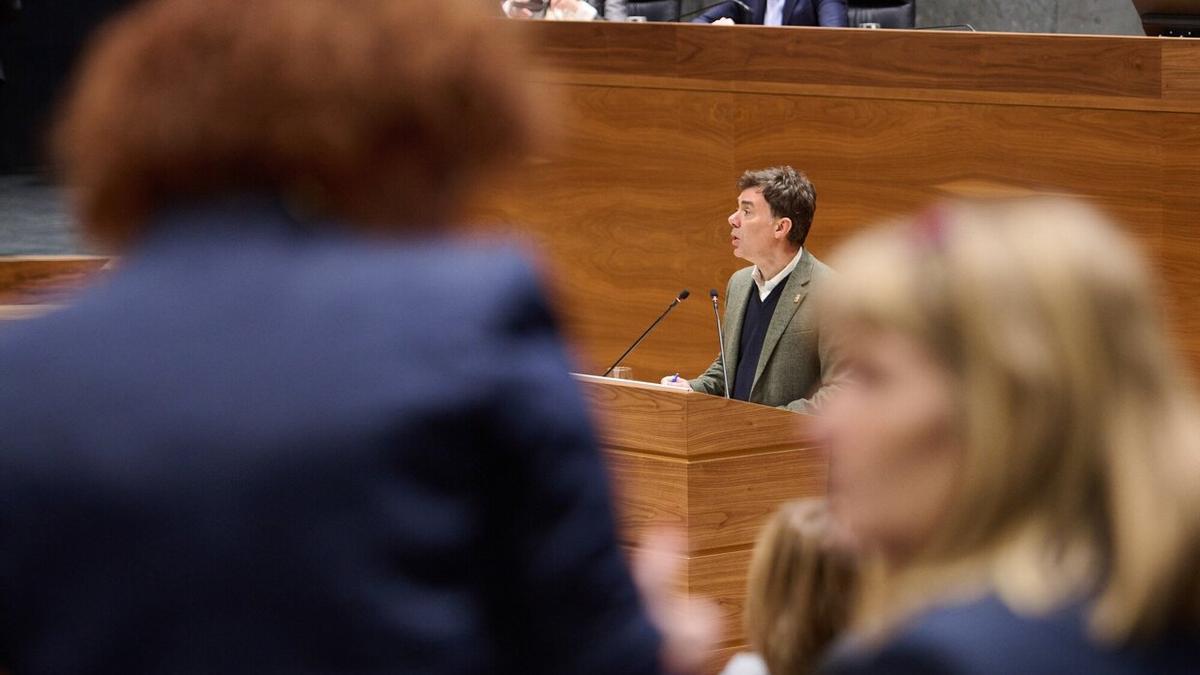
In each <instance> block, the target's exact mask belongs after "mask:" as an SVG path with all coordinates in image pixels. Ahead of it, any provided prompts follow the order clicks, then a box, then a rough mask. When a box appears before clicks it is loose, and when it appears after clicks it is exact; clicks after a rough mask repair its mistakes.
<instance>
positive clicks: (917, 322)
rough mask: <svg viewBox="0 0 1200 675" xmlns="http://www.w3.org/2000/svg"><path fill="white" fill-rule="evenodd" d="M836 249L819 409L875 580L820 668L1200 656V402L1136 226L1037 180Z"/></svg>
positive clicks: (1130, 661) (1066, 663)
mask: <svg viewBox="0 0 1200 675" xmlns="http://www.w3.org/2000/svg"><path fill="white" fill-rule="evenodd" d="M835 264H836V265H837V269H838V277H837V279H836V282H835V288H834V289H833V291H832V292H831V293H830V294H829V295H828V296H827V298H828V299H829V300H830V302H829V303H828V305H827V308H828V309H829V316H828V318H829V319H830V321H831V322H832V323H833V324H834V325H835V326H838V327H839V329H840V331H841V332H840V334H842V335H844V336H845V340H844V342H843V343H842V347H843V348H844V352H843V355H844V357H845V360H846V363H847V364H848V370H850V373H851V374H850V378H849V382H850V384H848V385H847V386H846V387H844V388H842V389H841V390H839V392H838V394H837V395H836V396H835V397H834V398H833V399H832V400H830V401H829V403H828V404H827V405H826V406H825V409H824V410H823V415H822V417H821V418H819V422H818V425H819V426H821V427H823V430H821V432H820V433H821V436H823V439H824V441H825V444H826V446H827V449H828V452H829V456H830V459H831V462H830V500H831V505H832V507H831V508H832V509H833V512H834V516H835V517H836V518H837V520H838V524H839V526H840V527H845V528H847V529H848V531H849V536H850V537H852V538H853V540H854V542H855V544H856V547H857V550H858V552H859V554H860V556H862V557H863V560H864V580H869V582H867V583H865V585H864V587H863V590H862V597H863V603H862V606H861V608H860V610H861V614H860V615H859V616H858V617H856V620H855V623H854V626H853V631H854V633H853V635H852V638H851V639H849V640H848V641H846V642H844V643H842V644H839V645H838V646H837V647H835V648H834V651H833V653H832V654H831V656H830V658H829V659H828V660H827V661H826V663H825V664H824V665H823V667H822V672H826V673H838V674H857V673H918V672H927V673H997V674H998V673H1110V674H1120V673H1184V672H1193V673H1194V672H1195V669H1196V665H1197V664H1198V663H1200V574H1197V570H1198V569H1200V490H1198V489H1197V486H1200V410H1198V409H1197V406H1196V396H1195V391H1194V390H1193V388H1192V386H1191V385H1190V383H1189V382H1188V378H1187V376H1186V375H1185V374H1184V373H1185V372H1186V371H1187V368H1186V367H1184V365H1183V364H1182V363H1180V362H1179V360H1178V359H1177V357H1176V355H1175V353H1174V352H1173V351H1172V349H1171V348H1170V346H1169V341H1168V339H1167V335H1166V332H1165V330H1164V327H1163V317H1162V313H1161V308H1160V305H1159V303H1158V301H1157V299H1156V294H1155V290H1154V285H1153V284H1152V282H1151V280H1150V275H1149V274H1148V272H1147V269H1146V266H1145V264H1144V262H1143V261H1142V260H1141V259H1140V258H1139V256H1138V254H1137V253H1136V248H1135V247H1134V245H1133V244H1132V243H1131V242H1130V241H1129V240H1127V239H1126V238H1125V237H1124V236H1123V235H1122V234H1120V232H1119V231H1118V230H1117V228H1116V227H1114V226H1113V225H1112V224H1110V223H1109V222H1108V221H1107V219H1106V218H1104V217H1103V216H1101V215H1100V214H1099V213H1097V212H1096V211H1095V210H1093V209H1092V208H1090V207H1087V206H1085V205H1083V204H1081V203H1079V202H1076V201H1071V200H1065V199H1049V198H1038V199H1029V200H1024V201H1016V202H1001V203H993V204H988V203H984V204H964V205H951V206H947V207H944V208H941V209H938V210H935V211H932V212H930V213H928V214H926V215H923V216H921V217H918V218H916V219H915V220H914V221H913V222H911V223H909V224H904V225H901V226H899V227H893V228H890V229H885V230H879V231H874V232H870V233H868V234H864V235H860V236H859V237H857V238H855V239H853V240H852V241H851V242H850V243H848V244H847V245H846V247H845V248H844V250H843V251H842V253H841V254H840V255H838V256H837V257H836V258H835Z"/></svg>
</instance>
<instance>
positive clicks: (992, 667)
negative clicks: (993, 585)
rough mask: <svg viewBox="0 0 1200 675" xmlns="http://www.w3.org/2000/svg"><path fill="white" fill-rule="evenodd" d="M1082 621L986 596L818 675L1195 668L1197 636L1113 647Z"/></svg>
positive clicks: (1033, 674) (920, 620)
mask: <svg viewBox="0 0 1200 675" xmlns="http://www.w3.org/2000/svg"><path fill="white" fill-rule="evenodd" d="M1086 621H1087V620H1086V613H1085V611H1084V608H1083V607H1082V606H1081V605H1074V606H1070V607H1066V608H1063V609H1061V610H1058V611H1055V612H1053V613H1050V614H1048V615H1046V616H1028V617H1027V616H1019V615H1017V614H1014V613H1013V612H1012V610H1010V609H1009V608H1008V607H1007V606H1006V605H1005V604H1004V603H1002V602H1000V600H998V599H996V598H995V597H989V598H984V599H981V600H978V601H975V602H969V603H965V604H961V605H956V606H950V607H943V608H940V609H935V610H932V611H930V612H927V613H925V614H923V615H920V616H918V617H916V618H915V619H913V620H912V621H910V622H909V623H908V624H907V625H906V626H904V627H902V628H901V630H900V631H899V632H898V633H897V634H896V635H895V636H894V637H893V638H892V639H891V640H890V641H889V642H887V643H886V644H884V645H883V646H882V647H880V648H878V649H873V648H866V647H863V646H859V645H854V644H851V643H843V644H842V645H839V646H838V647H837V648H835V650H834V652H833V653H832V654H831V655H830V657H829V658H828V659H827V660H826V663H825V664H824V667H822V668H821V673H824V674H825V675H875V674H879V675H883V674H885V673H887V674H889V675H891V674H895V675H908V674H913V675H915V674H917V673H922V674H925V673H928V674H929V675H940V674H943V673H945V674H949V673H961V674H963V675H968V674H969V675H1010V674H1013V673H1021V674H1022V675H1043V674H1044V675H1051V674H1056V675H1057V674H1062V675H1068V674H1071V675H1074V674H1076V673H1078V674H1080V675H1083V674H1086V675H1134V674H1135V673H1147V674H1149V673H1154V674H1156V675H1159V674H1161V675H1176V674H1178V675H1183V674H1184V673H1195V672H1197V669H1198V668H1200V631H1196V630H1195V629H1193V630H1192V632H1191V635H1188V634H1186V633H1182V632H1181V633H1175V634H1172V635H1171V636H1170V637H1168V638H1165V639H1162V640H1160V641H1158V642H1157V643H1155V644H1151V645H1145V646H1142V647H1139V648H1113V647H1106V646H1101V645H1098V644H1096V643H1095V642H1094V641H1092V640H1091V639H1089V637H1088V635H1087V628H1086Z"/></svg>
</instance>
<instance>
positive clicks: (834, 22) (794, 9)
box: [692, 0, 850, 27]
mask: <svg viewBox="0 0 1200 675" xmlns="http://www.w3.org/2000/svg"><path fill="white" fill-rule="evenodd" d="M745 4H746V5H748V6H749V7H750V10H751V11H749V12H747V11H746V10H744V9H742V8H741V7H739V6H738V4H737V3H735V2H723V3H721V4H719V5H717V6H716V7H713V8H712V9H710V10H708V11H706V12H704V13H703V14H701V15H700V16H698V17H696V18H695V19H692V22H693V23H712V22H714V21H716V20H717V19H720V18H724V17H728V18H730V19H733V21H734V23H738V24H759V25H761V24H762V23H763V21H764V20H765V17H766V15H767V0H745ZM849 24H850V18H849V13H848V10H847V8H846V0H787V2H785V3H784V5H783V25H785V26H830V27H845V26H848V25H849Z"/></svg>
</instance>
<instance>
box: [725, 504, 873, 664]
mask: <svg viewBox="0 0 1200 675" xmlns="http://www.w3.org/2000/svg"><path fill="white" fill-rule="evenodd" d="M857 584H858V569H857V567H856V564H855V561H854V560H853V558H852V556H851V555H850V553H848V551H847V549H846V546H844V545H843V543H842V542H840V541H838V538H837V537H836V536H835V534H834V532H833V523H832V520H831V519H830V517H829V512H828V509H827V505H826V503H825V500H823V499H802V500H797V501H794V502H789V503H787V504H784V505H783V506H781V507H780V508H779V510H778V511H776V512H775V515H774V516H773V517H772V518H771V520H770V521H768V522H767V524H766V525H765V526H764V527H763V529H762V532H760V533H759V535H758V541H757V542H756V543H755V544H754V557H753V558H752V559H751V560H750V576H749V579H748V582H747V584H746V614H745V616H746V637H747V639H748V640H749V641H750V647H751V648H752V649H753V650H754V651H753V652H743V653H741V654H737V655H736V656H734V657H733V659H732V660H730V662H729V665H727V666H726V667H725V670H723V671H722V672H721V675H804V674H805V673H812V672H815V671H816V669H817V664H818V663H820V662H821V658H822V656H823V655H824V654H825V650H826V649H827V648H828V647H829V646H830V645H831V644H833V641H834V640H835V639H836V638H837V637H838V636H839V635H841V633H842V631H843V629H845V627H846V625H847V623H848V622H849V618H850V610H851V608H852V606H853V604H854V598H855V589H856V587H857Z"/></svg>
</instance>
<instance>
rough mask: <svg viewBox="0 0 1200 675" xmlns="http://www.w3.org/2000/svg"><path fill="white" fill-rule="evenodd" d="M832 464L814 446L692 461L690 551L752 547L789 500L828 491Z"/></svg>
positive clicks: (689, 468) (814, 495) (690, 479)
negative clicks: (772, 517) (776, 512)
mask: <svg viewBox="0 0 1200 675" xmlns="http://www.w3.org/2000/svg"><path fill="white" fill-rule="evenodd" d="M827 464H828V463H827V462H826V458H825V455H824V453H822V452H820V451H819V450H816V449H814V448H796V449H789V450H782V451H776V452H763V453H756V454H752V455H745V456H739V457H726V458H721V459H713V460H705V461H698V462H691V463H689V465H688V476H687V477H688V486H687V495H688V544H689V550H690V551H692V552H693V553H698V552H703V551H709V550H713V549H728V548H737V547H750V546H752V545H753V544H754V538H755V537H756V536H757V535H758V530H759V528H760V527H761V526H762V524H763V523H764V522H765V521H766V520H767V518H768V517H770V515H771V514H772V513H774V512H775V510H776V509H777V508H779V506H780V505H781V504H783V503H784V502H785V501H788V500H790V499H797V498H799V497H820V496H822V495H824V494H825V487H826V483H827Z"/></svg>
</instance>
